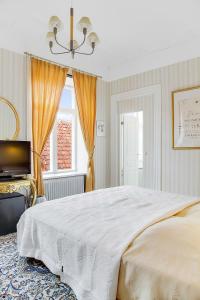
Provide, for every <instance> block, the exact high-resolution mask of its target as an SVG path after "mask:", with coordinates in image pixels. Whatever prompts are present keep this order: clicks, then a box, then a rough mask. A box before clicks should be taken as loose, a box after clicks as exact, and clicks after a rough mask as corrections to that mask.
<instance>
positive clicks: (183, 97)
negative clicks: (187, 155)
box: [172, 86, 200, 150]
mask: <svg viewBox="0 0 200 300" xmlns="http://www.w3.org/2000/svg"><path fill="white" fill-rule="evenodd" d="M198 94H199V95H198ZM177 96H178V97H177ZM196 97H199V100H196ZM178 101H179V102H181V101H182V102H183V103H187V102H188V103H187V106H189V104H190V103H191V106H192V105H193V107H191V110H190V111H188V113H194V112H195V114H196V115H197V114H198V117H197V118H198V122H199V124H194V125H195V126H198V128H199V129H198V132H197V130H196V133H195V134H194V135H197V137H198V136H199V137H198V140H197V143H198V145H195V146H194V141H193V142H192V139H193V138H195V136H192V134H193V132H192V128H189V129H188V127H189V126H188V127H187V132H188V134H189V133H190V134H191V145H189V137H187V139H188V141H187V143H185V145H184V142H183V143H182V144H183V145H182V146H181V141H179V142H178V145H177V132H178V131H179V133H180V132H181V130H182V132H184V128H183V127H184V124H181V122H182V123H183V121H181V120H182V119H183V118H181V120H180V115H179V117H178V120H179V122H178V124H177V109H176V106H177V103H176V102H178ZM197 101H198V102H199V103H196V102H197ZM189 102H190V103H189ZM194 104H199V108H200V86H193V87H189V88H185V89H180V90H175V91H173V92H172V148H173V149H174V150H192V149H200V111H199V112H196V111H195V110H194ZM179 106H180V105H179ZM192 109H193V112H192ZM184 113H186V115H187V112H186V111H184ZM179 114H181V110H180V109H179ZM184 121H185V122H186V121H187V124H188V123H189V124H191V123H192V122H191V119H189V120H188V119H187V120H184ZM177 125H178V126H177ZM177 127H178V128H177ZM190 127H191V126H190ZM189 130H190V131H189ZM180 136H181V134H180ZM180 139H181V137H180ZM182 139H183V138H182Z"/></svg>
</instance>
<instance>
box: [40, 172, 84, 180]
mask: <svg viewBox="0 0 200 300" xmlns="http://www.w3.org/2000/svg"><path fill="white" fill-rule="evenodd" d="M85 175H86V173H84V172H77V171H74V172H68V173H51V174H44V175H43V179H44V180H48V179H58V178H65V177H74V176H85Z"/></svg>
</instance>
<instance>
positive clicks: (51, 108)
mask: <svg viewBox="0 0 200 300" xmlns="http://www.w3.org/2000/svg"><path fill="white" fill-rule="evenodd" d="M66 76H67V69H64V68H61V67H59V66H57V65H54V64H50V63H48V62H45V61H42V60H38V59H35V58H31V82H32V138H33V164H34V178H35V179H36V187H37V193H38V195H44V185H43V180H42V169H41V154H42V151H43V148H44V146H45V143H46V141H47V139H48V137H49V135H50V133H51V130H52V127H53V125H54V121H55V118H56V113H57V111H58V107H59V102H60V98H61V93H62V90H63V87H64V84H65V80H66Z"/></svg>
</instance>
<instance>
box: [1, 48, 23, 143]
mask: <svg viewBox="0 0 200 300" xmlns="http://www.w3.org/2000/svg"><path fill="white" fill-rule="evenodd" d="M0 96H1V97H4V98H6V99H8V100H9V101H10V102H11V103H12V104H13V105H14V106H15V108H16V110H17V112H18V114H19V117H20V122H21V124H20V125H21V130H20V136H19V138H20V139H23V140H25V139H26V120H27V118H26V59H25V57H24V56H23V55H20V54H17V53H13V52H10V51H7V50H4V49H0ZM9 122H10V121H9V120H7V124H5V125H4V126H9Z"/></svg>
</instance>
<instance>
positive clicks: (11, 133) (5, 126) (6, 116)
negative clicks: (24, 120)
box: [0, 97, 20, 140]
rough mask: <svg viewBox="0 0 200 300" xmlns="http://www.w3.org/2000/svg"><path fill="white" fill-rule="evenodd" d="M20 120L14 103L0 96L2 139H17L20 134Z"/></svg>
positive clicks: (0, 137) (0, 138) (0, 129)
mask: <svg viewBox="0 0 200 300" xmlns="http://www.w3.org/2000/svg"><path fill="white" fill-rule="evenodd" d="M19 130H20V122H19V116H18V113H17V111H16V109H15V107H14V106H13V104H12V103H11V102H10V101H8V100H7V99H5V98H2V97H0V140H16V139H17V138H18V135H19Z"/></svg>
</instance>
